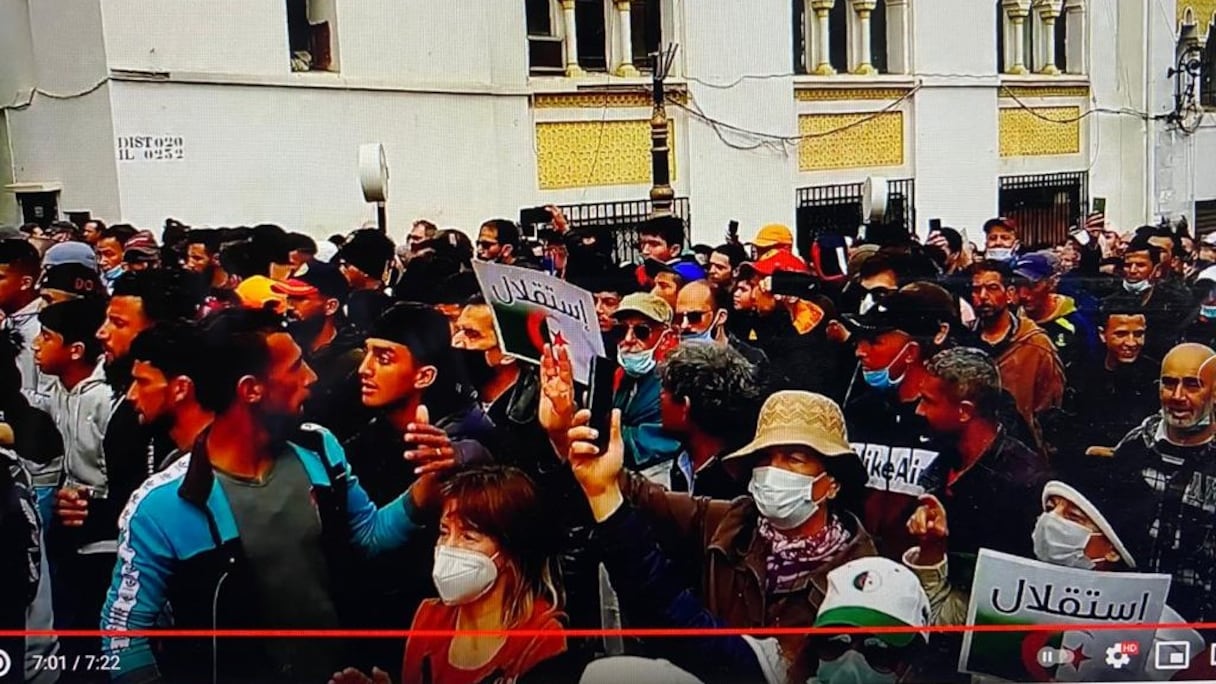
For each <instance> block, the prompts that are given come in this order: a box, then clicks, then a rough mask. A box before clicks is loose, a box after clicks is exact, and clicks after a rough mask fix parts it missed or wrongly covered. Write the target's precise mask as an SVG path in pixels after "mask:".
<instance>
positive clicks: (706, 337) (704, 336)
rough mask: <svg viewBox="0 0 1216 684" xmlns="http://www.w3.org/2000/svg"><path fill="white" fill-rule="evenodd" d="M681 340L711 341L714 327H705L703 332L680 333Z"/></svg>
mask: <svg viewBox="0 0 1216 684" xmlns="http://www.w3.org/2000/svg"><path fill="white" fill-rule="evenodd" d="M680 341H681V342H713V341H714V329H713V326H710V327H709V328H706V329H705V332H699V333H680Z"/></svg>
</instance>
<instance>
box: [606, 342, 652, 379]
mask: <svg viewBox="0 0 1216 684" xmlns="http://www.w3.org/2000/svg"><path fill="white" fill-rule="evenodd" d="M616 360H617V363H619V364H621V369H622V370H624V371H625V373H626V374H628V375H629V376H631V377H635V378H640V377H642V376H643V375H646V374H647V373H649V372H650V371H652V370H654V367H655V366H656V365H658V363H657V362H656V361H655V360H654V349H653V348H652V349H648V350H646V351H641V352H626V351H621V350H619V349H618V350H617V352H616Z"/></svg>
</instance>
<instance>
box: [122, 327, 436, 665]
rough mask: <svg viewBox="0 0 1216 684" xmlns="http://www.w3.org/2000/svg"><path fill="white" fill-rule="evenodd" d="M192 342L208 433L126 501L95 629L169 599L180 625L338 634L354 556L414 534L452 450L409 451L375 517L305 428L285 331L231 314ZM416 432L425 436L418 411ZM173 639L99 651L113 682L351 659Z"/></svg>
mask: <svg viewBox="0 0 1216 684" xmlns="http://www.w3.org/2000/svg"><path fill="white" fill-rule="evenodd" d="M202 334H203V345H204V353H203V355H202V356H203V358H204V364H203V367H202V368H201V369H200V370H199V371H198V374H197V377H194V378H192V380H193V381H194V385H195V391H196V392H197V396H198V399H199V403H200V404H201V405H202V407H203V408H205V409H206V410H208V411H212V412H213V413H214V414H215V422H214V423H213V424H212V427H211V428H209V429H207V430H205V431H204V432H203V433H202V434H201V435H200V436H199V438H198V440H197V441H196V442H195V445H194V448H193V450H192V451H191V454H190V456H189V457H186V458H182V459H180V460H178V461H177V462H175V463H174V464H173V465H171V466H170V467H169V468H168V469H166V470H165V471H164V472H163V473H159V474H157V475H156V476H154V477H152V478H150V479H149V480H148V481H147V482H146V483H144V485H143V486H141V487H140V489H139V490H138V491H137V492H136V494H135V495H134V496H133V497H132V499H131V502H130V503H129V504H128V506H127V509H126V511H125V512H124V514H123V519H122V526H121V531H120V536H119V556H120V559H121V562H120V564H119V565H118V567H117V569H116V570H115V573H114V578H113V582H112V584H111V587H110V592H109V595H108V597H107V601H106V605H105V607H104V609H103V611H102V620H101V624H102V627H103V628H104V629H107V630H113V631H124V630H147V629H152V628H155V626H156V625H157V623H158V619H159V618H160V616H161V613H162V611H164V609H165V607H166V605H168V604H170V603H171V604H172V606H173V613H172V614H173V621H174V624H175V626H176V627H177V628H179V629H200V628H201V629H221V630H223V629H231V628H235V627H247V626H250V625H259V626H262V627H267V628H279V629H335V628H337V627H339V626H341V625H342V624H343V622H342V619H343V618H344V617H345V616H346V615H348V613H347V612H346V611H347V609H349V608H350V607H351V606H350V604H349V602H348V600H349V599H350V598H351V597H352V590H353V589H354V588H355V587H356V586H357V585H358V582H359V581H360V578H359V577H358V576H357V575H355V574H354V573H353V570H354V568H355V566H354V565H353V564H352V560H353V559H354V558H355V557H356V555H357V554H360V553H361V554H364V555H367V556H375V555H377V554H380V553H384V552H387V551H391V550H393V549H397V548H401V547H402V546H404V545H405V544H406V543H407V542H408V541H409V540H410V538H411V537H413V536H414V534H415V533H416V532H417V531H418V529H419V526H420V525H419V522H418V521H419V520H420V519H421V513H420V510H421V509H424V508H429V507H432V506H434V502H435V501H436V497H437V494H438V492H437V486H438V483H437V482H436V474H437V473H438V472H441V471H443V470H446V469H447V468H448V467H450V466H451V465H452V463H451V454H450V451H447V450H444V449H433V448H430V447H419V448H416V449H415V450H413V451H411V452H410V453H408V454H406V458H407V459H408V460H410V461H411V465H412V466H417V472H418V475H419V477H418V481H417V483H416V484H415V485H414V486H413V487H411V488H410V490H409V491H407V492H405V493H404V494H401V495H400V496H398V497H396V498H394V499H393V500H392V501H391V502H390V503H389V504H387V505H385V506H383V507H381V508H379V509H377V507H376V506H375V505H374V504H373V503H372V502H371V500H370V499H369V498H368V495H367V493H366V492H365V491H364V489H363V487H362V486H361V485H360V484H359V479H358V478H357V477H356V476H355V474H354V473H353V472H352V470H351V467H350V465H349V464H348V463H347V461H346V458H345V455H344V453H343V451H342V448H341V446H339V444H338V442H337V440H336V439H334V437H333V435H331V434H330V433H329V432H328V431H326V430H325V429H323V428H321V427H319V426H315V425H305V426H303V427H300V426H299V420H300V419H299V415H300V409H301V408H302V406H303V404H304V400H305V399H306V398H307V397H308V390H309V387H310V386H311V385H312V383H313V382H314V381H315V379H316V376H315V375H313V373H312V370H311V369H309V367H308V364H307V363H305V361H304V356H303V352H302V350H301V349H300V348H299V346H298V345H296V343H295V341H294V340H292V338H291V336H290V335H288V334H287V332H286V330H285V329H284V321H283V320H282V319H281V318H280V317H278V316H275V315H274V314H272V313H269V312H266V311H251V310H245V309H231V310H227V311H222V312H220V313H218V314H216V315H214V316H212V317H210V318H209V319H208V320H207V321H205V322H204V324H203V328H202ZM415 420H416V421H417V422H418V423H419V424H420V425H422V427H423V428H426V427H429V426H426V425H425V423H426V415H425V411H422V412H420V413H419V415H417V416H416V417H415ZM396 457H397V459H398V460H400V459H401V454H400V452H398V454H397V455H396ZM171 641H172V643H166V644H164V648H163V649H161V650H159V651H156V652H154V651H153V649H152V648H151V645H150V643H149V640H148V639H146V638H142V637H139V638H135V637H130V638H129V637H111V638H107V639H105V640H104V647H105V650H106V653H107V654H108V655H112V656H116V657H117V661H118V662H117V664H118V668H117V671H116V672H115V673H114V676H115V677H116V679H118V680H119V681H126V680H128V679H129V680H130V681H141V682H160V681H173V682H194V681H258V682H301V681H325V680H326V679H327V678H328V676H329V674H330V673H332V672H334V671H336V669H338V667H339V666H340V665H345V664H346V663H347V662H349V661H347V660H346V659H345V657H344V655H343V653H342V649H343V644H342V642H341V641H339V640H335V639H315V640H308V641H305V640H301V639H231V640H223V639H215V638H208V639H200V640H171Z"/></svg>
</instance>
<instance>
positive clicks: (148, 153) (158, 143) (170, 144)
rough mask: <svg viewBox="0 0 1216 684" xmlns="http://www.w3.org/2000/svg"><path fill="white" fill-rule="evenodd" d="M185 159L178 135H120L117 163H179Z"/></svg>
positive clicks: (183, 147)
mask: <svg viewBox="0 0 1216 684" xmlns="http://www.w3.org/2000/svg"><path fill="white" fill-rule="evenodd" d="M185 158H186V144H185V140H184V139H183V138H182V137H181V136H180V135H120V136H118V161H180V160H182V159H185Z"/></svg>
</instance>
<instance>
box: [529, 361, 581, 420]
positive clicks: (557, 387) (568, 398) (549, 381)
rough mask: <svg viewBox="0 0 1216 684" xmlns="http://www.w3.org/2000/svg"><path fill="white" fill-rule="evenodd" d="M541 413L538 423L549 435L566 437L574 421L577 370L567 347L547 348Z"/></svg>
mask: <svg viewBox="0 0 1216 684" xmlns="http://www.w3.org/2000/svg"><path fill="white" fill-rule="evenodd" d="M540 389H541V392H540V409H539V412H538V415H537V419H538V420H539V421H540V425H541V427H543V428H544V429H545V430H546V431H547V432H549V433H563V432H566V431H567V430H569V429H570V424H571V421H572V420H573V419H574V410H575V405H574V366H573V364H572V363H571V362H570V351H569V349H567V348H566V345H564V344H559V345H557V346H556V347H554V346H552V345H548V344H546V345H545V350H544V353H543V354H541V357H540Z"/></svg>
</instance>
